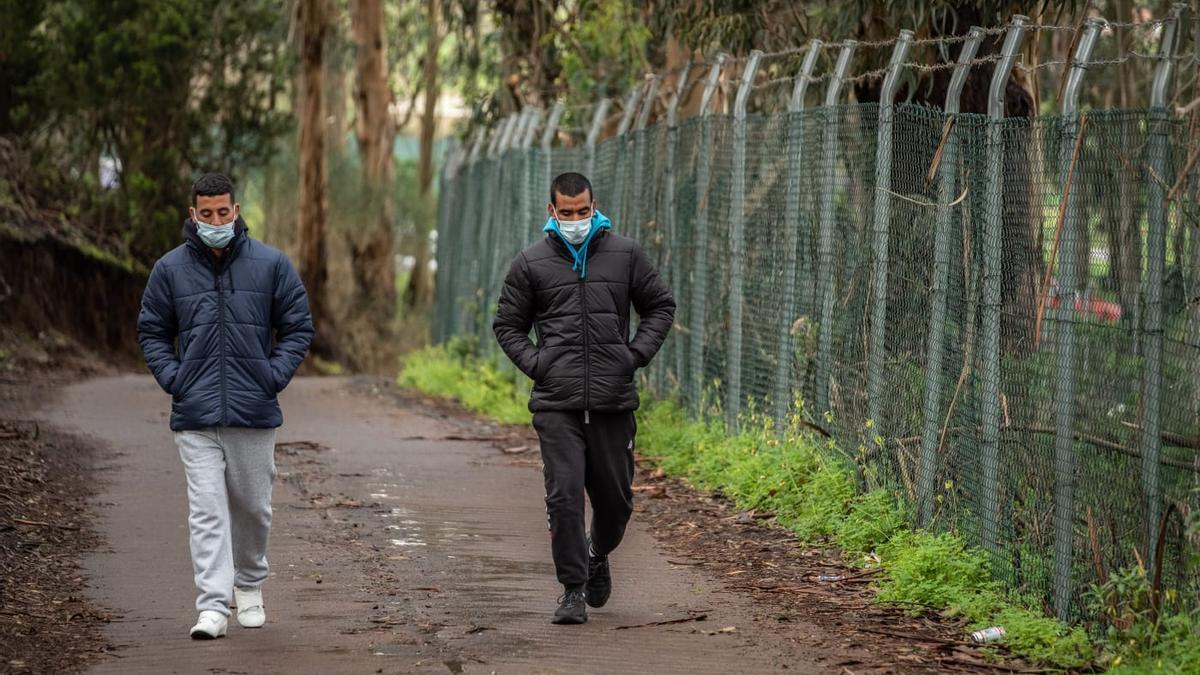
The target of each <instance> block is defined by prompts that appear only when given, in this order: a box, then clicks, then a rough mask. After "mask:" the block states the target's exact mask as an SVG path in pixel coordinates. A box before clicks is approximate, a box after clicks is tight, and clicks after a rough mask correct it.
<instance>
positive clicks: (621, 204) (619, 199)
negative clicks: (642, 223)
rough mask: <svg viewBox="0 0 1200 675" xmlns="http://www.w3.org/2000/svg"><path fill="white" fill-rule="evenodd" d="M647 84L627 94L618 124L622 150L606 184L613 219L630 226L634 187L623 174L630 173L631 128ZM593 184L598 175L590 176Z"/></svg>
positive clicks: (619, 141)
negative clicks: (630, 203)
mask: <svg viewBox="0 0 1200 675" xmlns="http://www.w3.org/2000/svg"><path fill="white" fill-rule="evenodd" d="M644 87H645V85H642V86H639V87H634V88H633V89H630V90H629V94H627V95H626V96H625V109H624V110H622V111H621V121H620V123H619V124H617V141H616V142H617V143H619V144H620V146H619V147H620V150H619V151H618V152H617V156H616V158H615V159H614V161H613V164H614V166H613V173H612V175H611V176H609V178H610V180H611V183H612V185H608V186H605V188H606V189H607V191H608V192H607V193H608V194H610V195H612V197H611V202H610V203H611V204H613V205H615V206H616V212H615V213H610V214H609V215H610V216H612V217H613V220H614V221H615V222H617V223H618V224H621V223H623V224H624V225H623V226H624V227H626V228H628V227H629V223H630V222H632V219H631V218H628V217H627V216H628V215H629V208H628V206H629V192H630V190H631V189H632V188H633V186H632V185H630V183H631V182H632V181H627V180H621V177H622V176H626V175H628V174H629V173H630V172H629V164H630V162H631V161H633V159H634V158H633V157H631V156H630V155H631V153H630V152H629V141H630V139H629V130H630V129H631V128H632V127H633V120H634V117H635V115H636V113H637V107H638V101H639V100H641V97H642V89H643V88H644ZM589 178H590V179H591V181H592V183H593V184H595V183H598V182H600V181H599V180H598V177H594V176H591V177H589Z"/></svg>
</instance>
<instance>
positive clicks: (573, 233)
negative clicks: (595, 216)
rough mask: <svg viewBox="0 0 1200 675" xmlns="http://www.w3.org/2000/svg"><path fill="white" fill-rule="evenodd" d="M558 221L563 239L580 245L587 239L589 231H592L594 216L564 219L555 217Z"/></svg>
mask: <svg viewBox="0 0 1200 675" xmlns="http://www.w3.org/2000/svg"><path fill="white" fill-rule="evenodd" d="M555 220H557V221H558V231H559V232H561V233H562V236H563V239H566V240H567V242H568V243H570V244H571V245H572V246H578V245H580V244H582V243H583V240H584V239H587V236H588V233H589V232H591V231H592V217H591V216H588V217H587V218H584V219H582V220H563V219H561V218H558V217H555Z"/></svg>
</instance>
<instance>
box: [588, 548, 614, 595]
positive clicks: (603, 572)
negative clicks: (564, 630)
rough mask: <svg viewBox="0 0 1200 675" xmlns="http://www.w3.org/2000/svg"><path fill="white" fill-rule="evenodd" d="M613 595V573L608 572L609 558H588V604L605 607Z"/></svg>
mask: <svg viewBox="0 0 1200 675" xmlns="http://www.w3.org/2000/svg"><path fill="white" fill-rule="evenodd" d="M610 595H612V573H611V572H609V570H608V556H589V557H588V581H587V604H589V605H591V606H592V607H603V606H604V605H605V604H606V603H607V602H608V596H610Z"/></svg>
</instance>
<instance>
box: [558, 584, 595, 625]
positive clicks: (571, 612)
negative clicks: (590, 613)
mask: <svg viewBox="0 0 1200 675" xmlns="http://www.w3.org/2000/svg"><path fill="white" fill-rule="evenodd" d="M586 602H587V593H585V592H584V591H582V590H567V592H565V593H563V594H562V597H560V598H559V599H558V609H557V610H555V612H554V618H553V619H551V620H550V623H560V624H561V623H587V607H586V606H585V603H586Z"/></svg>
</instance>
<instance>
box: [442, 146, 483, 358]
mask: <svg viewBox="0 0 1200 675" xmlns="http://www.w3.org/2000/svg"><path fill="white" fill-rule="evenodd" d="M487 135H488V130H487V129H486V128H485V127H483V126H482V125H480V126H479V127H478V128H476V130H475V138H474V140H473V141H472V142H471V149H470V151H469V152H468V153H467V176H466V178H465V180H466V183H467V186H468V187H467V188H466V194H465V195H464V196H463V206H462V211H461V213H460V215H459V221H460V225H459V232H460V233H461V236H462V240H461V241H460V242H459V245H460V246H461V247H462V250H461V251H459V252H458V253H457V254H456V259H458V260H461V261H462V267H461V268H459V269H456V270H455V274H454V276H453V278H451V279H450V294H451V299H450V301H451V302H452V303H453V304H454V307H453V313H452V314H451V315H450V333H451V334H453V335H456V336H457V335H460V334H461V333H463V332H464V331H465V330H466V327H467V322H466V319H467V317H466V314H465V312H466V309H467V307H468V305H469V303H468V301H467V297H466V294H465V293H464V291H465V290H466V289H467V288H468V287H469V286H470V283H471V280H472V279H473V278H474V277H473V274H474V266H475V261H476V259H477V258H478V252H477V250H476V243H475V242H476V239H477V237H478V232H477V231H476V222H475V220H476V219H475V215H474V213H475V209H476V205H477V204H478V203H479V198H480V196H481V195H480V194H479V175H480V168H479V157H480V155H481V154H482V153H483V148H484V143H485V141H486V140H487Z"/></svg>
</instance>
